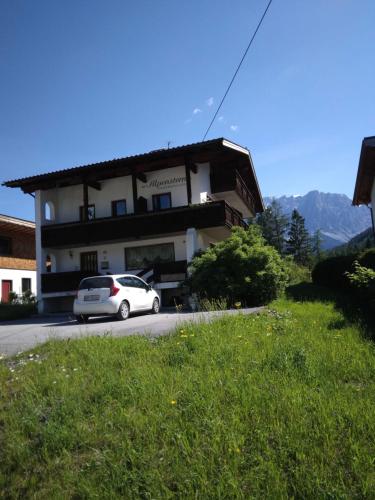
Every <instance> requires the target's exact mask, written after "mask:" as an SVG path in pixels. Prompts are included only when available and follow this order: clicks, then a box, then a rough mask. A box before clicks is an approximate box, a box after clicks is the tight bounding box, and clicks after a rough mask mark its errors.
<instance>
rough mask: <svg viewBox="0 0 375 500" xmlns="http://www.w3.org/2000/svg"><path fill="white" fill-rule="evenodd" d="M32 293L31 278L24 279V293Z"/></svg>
mask: <svg viewBox="0 0 375 500" xmlns="http://www.w3.org/2000/svg"><path fill="white" fill-rule="evenodd" d="M25 292H31V278H22V293H25Z"/></svg>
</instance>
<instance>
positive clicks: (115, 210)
mask: <svg viewBox="0 0 375 500" xmlns="http://www.w3.org/2000/svg"><path fill="white" fill-rule="evenodd" d="M119 215H126V200H115V201H112V217H118V216H119Z"/></svg>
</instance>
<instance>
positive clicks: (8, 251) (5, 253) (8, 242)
mask: <svg viewBox="0 0 375 500" xmlns="http://www.w3.org/2000/svg"><path fill="white" fill-rule="evenodd" d="M0 240H2V241H3V242H4V243H5V246H7V247H8V248H7V249H6V250H5V251H2V250H1V246H0V255H1V256H2V257H9V256H11V255H13V254H12V238H8V237H7V236H0Z"/></svg>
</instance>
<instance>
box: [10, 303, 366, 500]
mask: <svg viewBox="0 0 375 500" xmlns="http://www.w3.org/2000/svg"><path fill="white" fill-rule="evenodd" d="M0 386H1V388H2V392H1V396H0V444H1V461H0V497H1V498H48V499H50V498H111V499H112V498H137V499H138V498H172V497H173V498H175V497H177V498H215V499H216V498H286V497H295V498H370V497H373V493H374V491H375V474H374V463H373V457H374V455H375V446H374V436H375V351H374V345H373V343H371V342H369V341H366V340H364V339H363V338H362V336H361V331H360V329H359V327H358V326H356V325H351V324H349V323H347V321H346V320H345V318H344V317H343V316H342V315H341V314H340V313H339V312H337V311H336V310H335V309H334V306H333V304H331V303H322V302H314V303H313V302H307V303H297V302H292V301H289V300H282V301H279V302H277V303H275V304H273V305H272V308H271V309H267V310H265V311H264V313H262V314H259V315H257V316H236V317H224V318H222V319H220V320H218V321H216V322H215V323H212V324H198V325H185V326H181V327H180V328H179V329H178V330H177V331H176V332H175V333H174V334H173V335H171V336H167V337H163V338H159V339H151V338H150V339H148V338H145V337H133V338H112V337H111V336H107V337H102V338H84V339H81V340H76V341H59V342H50V343H48V344H46V345H44V346H42V347H41V348H38V349H37V350H36V351H34V352H33V353H30V354H29V355H24V354H23V355H19V356H18V357H16V358H13V359H9V360H3V361H1V362H0Z"/></svg>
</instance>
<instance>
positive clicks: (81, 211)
mask: <svg viewBox="0 0 375 500" xmlns="http://www.w3.org/2000/svg"><path fill="white" fill-rule="evenodd" d="M84 209H85V207H83V206H81V207H79V220H80V221H83V220H84ZM93 219H95V205H88V206H87V220H93Z"/></svg>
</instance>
